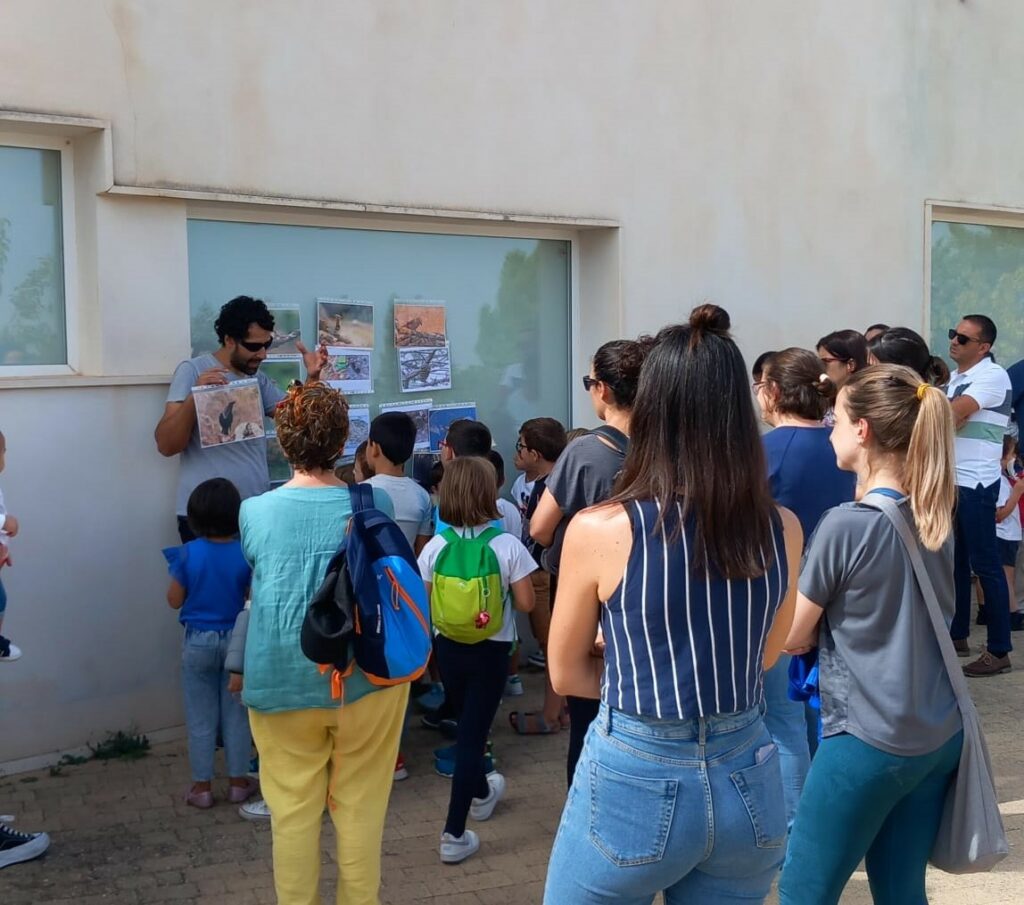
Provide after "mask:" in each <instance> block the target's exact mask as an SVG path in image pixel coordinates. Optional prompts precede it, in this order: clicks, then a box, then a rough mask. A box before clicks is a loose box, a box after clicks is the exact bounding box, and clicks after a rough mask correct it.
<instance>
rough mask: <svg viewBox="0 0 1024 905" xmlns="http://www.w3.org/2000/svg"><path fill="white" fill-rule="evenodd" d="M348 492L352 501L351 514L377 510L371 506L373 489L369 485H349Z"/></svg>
mask: <svg viewBox="0 0 1024 905" xmlns="http://www.w3.org/2000/svg"><path fill="white" fill-rule="evenodd" d="M348 492H349V496H350V497H351V499H352V513H353V514H355V513H356V512H365V511H366V510H367V509H376V508H377V507H376V506H375V505H374V504H373V487H371V486H370V485H369V484H349V485H348Z"/></svg>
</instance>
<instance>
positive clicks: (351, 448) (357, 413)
mask: <svg viewBox="0 0 1024 905" xmlns="http://www.w3.org/2000/svg"><path fill="white" fill-rule="evenodd" d="M369 436H370V407H369V406H368V405H353V406H352V407H351V408H350V409H349V410H348V439H347V440H346V441H345V448H344V449H343V450H342V453H341V454H342V456H343V457H344V458H351V457H352V456H354V455H355V454H356V447H357V446H359V444H360V443H362V442H363V441H364V440H366V439H368V438H369Z"/></svg>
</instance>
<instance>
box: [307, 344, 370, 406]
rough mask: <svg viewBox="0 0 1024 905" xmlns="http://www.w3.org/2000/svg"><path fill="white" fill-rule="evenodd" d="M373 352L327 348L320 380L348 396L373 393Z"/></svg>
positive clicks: (338, 347) (342, 347) (337, 347)
mask: <svg viewBox="0 0 1024 905" xmlns="http://www.w3.org/2000/svg"><path fill="white" fill-rule="evenodd" d="M372 360H373V350H372V349H350V348H349V347H348V346H328V347H327V364H326V365H324V368H323V370H322V371H321V372H320V379H321V380H323V381H324V382H325V383H327V384H329V385H330V386H332V387H334V389H336V390H341V391H342V392H343V393H346V394H347V395H350V396H359V395H361V394H365V393H372V392H373V371H372V366H373V361H372Z"/></svg>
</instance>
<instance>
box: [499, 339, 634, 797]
mask: <svg viewBox="0 0 1024 905" xmlns="http://www.w3.org/2000/svg"><path fill="white" fill-rule="evenodd" d="M653 344H654V340H653V339H652V338H651V337H649V336H642V337H640V339H638V340H632V339H617V340H613V341H612V342H607V343H605V344H604V345H603V346H601V348H599V349H598V350H597V352H596V353H594V360H593V362H592V364H591V366H590V373H589V374H588V375H586V376H585V377H584V378H583V387H584V389H585V390H586V391H587V392H588V393H589V394H590V402H591V404H592V405H593V406H594V414H596V415H597V417H598V418H600V419H601V421H602V422H604V423H603V425H602V426H601V427H599V428H597V429H596V430H594V431H591V432H589V433H588V434H586V435H585V436H582V437H580V438H579V439H577V440H573V441H572V442H571V443H570V444H569V445H568V446H567V447H566V448H565V451H564V452H563V453H562V455H561V456H560V457H559V459H558V462H557V464H556V465H555V468H554V470H553V471H552V472H551V475H550V476H549V477H548V480H547V483H546V485H545V488H544V493H543V495H542V496H541V498H540V501H539V502H538V504H537V509H536V510H535V511H534V514H533V517H532V518H531V519H530V536H531V537H533V539H534V540H535V541H537V543H539V544H540V545H541V546H543V547H547V548H548V549H547V550H546V551H545V552H544V556H543V559H542V565H543V567H544V569H545V570H546V571H547V572H549V573H550V574H551V600H552V604H554V602H555V600H556V596H557V584H558V574H559V571H560V563H561V556H562V541H563V539H564V537H565V530H566V527H567V526H568V524H569V520H570V519H571V518H572V517H573V516H574V515H575V514H576V513H577V512H579V511H580V510H581V509H585V508H586V507H587V506H593V505H595V504H596V503H601V502H604V501H605V500H606V499H608V497H609V496H611V493H612V488H613V487H614V485H615V479H616V477H617V476H618V474H619V472H620V471H621V470H622V463H623V459H624V458H625V455H626V449H627V448H628V445H629V434H630V417H631V414H632V410H633V401H634V399H635V398H636V392H637V383H638V382H639V380H640V368H641V367H642V365H643V363H644V358H645V357H646V355H647V353H648V352H649V351H650V349H651V346H652V345H653ZM551 695H554V691H553V690H552V691H551V692H550V695H549V696H548V697H549V698H550V696H551ZM567 704H568V709H569V750H568V754H567V757H566V778H567V781H568V784H569V785H570V786H571V785H572V781H573V776H574V774H575V772H576V762H577V761H578V760H579V756H580V751H581V750H582V749H583V737H584V736H585V735H586V733H587V729H588V727H589V726H590V723H591V722H592V721H593V719H594V717H595V716H597V701H595V700H590V699H587V698H583V697H575V696H573V697H570V698H569V700H568V702H567ZM559 708H560V701H558V700H557V698H556V700H550V699H547V700H545V702H544V711H545V713H546V714H552V713H557V712H558V709H559ZM519 719H520V717H519V716H518V715H512V716H510V720H512V728H513V729H515V730H516V731H517V732H519V733H522V734H535V732H536V731H538V730H540V734H547V733H548V732H550V731H552V727H551V726H550V725H549V724H548V722H547V718H546V717H545V716H544V714H540V715H538V714H530V713H528V714H523V716H522V719H523V720H530V721H532V722H533V723H534V725H532V726H531V725H524V724H523V723H521V722H518V720H519Z"/></svg>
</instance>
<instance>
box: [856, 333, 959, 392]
mask: <svg viewBox="0 0 1024 905" xmlns="http://www.w3.org/2000/svg"><path fill="white" fill-rule="evenodd" d="M868 361H869V362H870V363H871V364H892V365H906V366H907V367H908V368H913V369H914V370H915V371H917V373H918V374H919V375H920V377H921V379H922V380H924V381H925V382H926V383H930V384H932V385H933V386H937V387H944V386H945V385H946V384H947V383H949V365H947V364H946V363H945V362H944V361H943V360H942V359H941V358H939V356H938V355H932V351H931V349H929V348H928V343H926V342H925V341H924V339H923V338H922V337H921V335H920V334H919V333H915V332H914V331H913V330H911V329H910V328H909V327H889V328H888V329H886V330H885V331H884V332H882V333H879V334H878V335H877V336H875V338H874V339H872V340H871V341H870V342H869V343H868Z"/></svg>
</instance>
